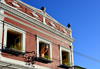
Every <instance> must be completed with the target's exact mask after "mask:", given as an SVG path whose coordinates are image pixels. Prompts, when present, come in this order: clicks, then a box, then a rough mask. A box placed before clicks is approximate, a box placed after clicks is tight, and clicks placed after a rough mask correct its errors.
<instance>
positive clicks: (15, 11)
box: [0, 2, 74, 42]
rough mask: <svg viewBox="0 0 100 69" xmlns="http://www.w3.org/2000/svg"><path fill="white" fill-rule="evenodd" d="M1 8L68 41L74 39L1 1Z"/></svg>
mask: <svg viewBox="0 0 100 69" xmlns="http://www.w3.org/2000/svg"><path fill="white" fill-rule="evenodd" d="M0 4H1V6H0V7H1V8H2V9H4V10H5V11H6V12H8V13H9V14H12V15H13V16H16V17H18V18H20V19H22V20H24V21H26V22H28V23H31V24H33V25H35V26H37V27H39V28H41V29H44V30H46V31H47V32H50V33H52V34H54V35H56V36H59V37H61V38H63V39H65V40H68V41H70V42H73V41H74V39H73V38H70V37H69V36H68V35H64V34H63V33H62V32H60V31H58V30H57V29H54V28H51V27H50V26H48V25H46V24H43V23H42V22H41V21H39V20H36V19H35V18H33V17H31V16H29V15H28V14H25V13H23V12H21V11H19V10H16V9H13V8H12V7H11V6H9V5H5V4H3V3H1V2H0Z"/></svg>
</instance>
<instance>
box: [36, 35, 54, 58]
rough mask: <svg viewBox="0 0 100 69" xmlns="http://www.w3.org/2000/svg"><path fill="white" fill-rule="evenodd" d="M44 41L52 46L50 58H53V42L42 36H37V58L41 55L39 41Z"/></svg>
mask: <svg viewBox="0 0 100 69" xmlns="http://www.w3.org/2000/svg"><path fill="white" fill-rule="evenodd" d="M40 41H42V42H44V43H47V44H49V46H50V47H49V48H50V58H51V60H52V42H51V41H50V40H47V39H45V38H43V37H42V38H41V37H40V36H37V58H38V57H39V42H40Z"/></svg>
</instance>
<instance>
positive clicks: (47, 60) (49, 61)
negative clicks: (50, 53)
mask: <svg viewBox="0 0 100 69" xmlns="http://www.w3.org/2000/svg"><path fill="white" fill-rule="evenodd" d="M36 60H37V61H39V62H43V63H52V62H53V61H52V60H49V59H46V58H43V57H37V59H36Z"/></svg>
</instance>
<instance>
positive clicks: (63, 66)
mask: <svg viewBox="0 0 100 69" xmlns="http://www.w3.org/2000/svg"><path fill="white" fill-rule="evenodd" d="M60 67H61V68H72V66H70V65H65V64H62V65H60Z"/></svg>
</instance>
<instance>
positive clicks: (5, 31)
mask: <svg viewBox="0 0 100 69" xmlns="http://www.w3.org/2000/svg"><path fill="white" fill-rule="evenodd" d="M8 29H10V30H13V31H16V32H19V33H21V34H22V38H21V42H22V44H21V46H22V51H23V52H25V44H26V43H25V40H26V39H25V34H26V31H24V30H22V29H19V28H18V27H16V26H14V25H12V24H9V23H5V22H4V42H3V44H4V45H3V48H5V47H6V45H7V30H8Z"/></svg>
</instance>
